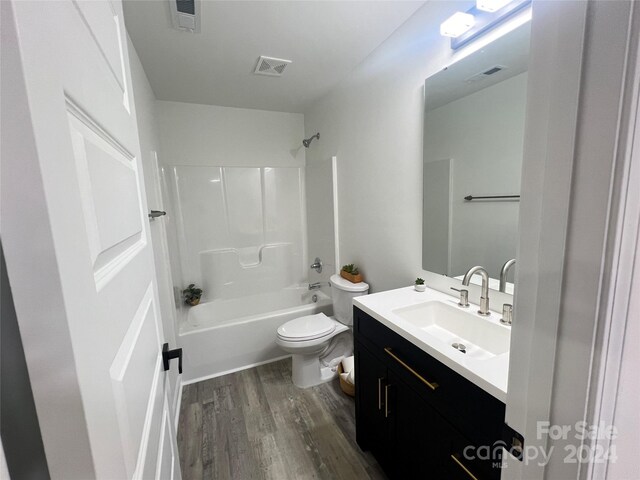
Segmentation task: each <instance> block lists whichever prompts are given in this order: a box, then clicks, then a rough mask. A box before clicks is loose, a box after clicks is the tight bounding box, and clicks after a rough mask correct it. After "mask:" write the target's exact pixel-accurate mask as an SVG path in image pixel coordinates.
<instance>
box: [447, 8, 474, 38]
mask: <svg viewBox="0 0 640 480" xmlns="http://www.w3.org/2000/svg"><path fill="white" fill-rule="evenodd" d="M475 23H476V20H475V18H474V16H473V15H471V14H470V13H464V12H456V13H454V14H453V15H451V16H450V17H449V18H447V19H446V20H445V21H444V22H442V23H441V24H440V35H442V36H443V37H451V38H457V37H459V36H460V35H462V34H463V33H465V32H466V31H468V30H469V29H470V28H471V27H473V26H474V25H475Z"/></svg>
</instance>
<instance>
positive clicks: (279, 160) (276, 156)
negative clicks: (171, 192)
mask: <svg viewBox="0 0 640 480" xmlns="http://www.w3.org/2000/svg"><path fill="white" fill-rule="evenodd" d="M156 116H157V117H156V118H157V122H158V133H159V134H160V141H161V148H162V159H161V162H162V163H163V164H164V165H207V166H220V167H232V166H233V167H263V166H268V167H303V166H304V163H305V152H304V150H305V149H304V147H303V146H302V139H303V136H304V117H303V115H302V114H299V113H283V112H267V111H264V110H250V109H246V108H230V107H218V106H214V105H198V104H194V103H180V102H165V101H158V102H157V103H156Z"/></svg>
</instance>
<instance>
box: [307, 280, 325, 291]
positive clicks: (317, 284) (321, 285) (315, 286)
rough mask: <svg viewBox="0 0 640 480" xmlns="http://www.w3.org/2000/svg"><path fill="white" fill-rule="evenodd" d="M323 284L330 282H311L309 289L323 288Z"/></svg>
mask: <svg viewBox="0 0 640 480" xmlns="http://www.w3.org/2000/svg"><path fill="white" fill-rule="evenodd" d="M323 285H329V282H316V283H310V284H309V290H317V289H319V288H322V287H323Z"/></svg>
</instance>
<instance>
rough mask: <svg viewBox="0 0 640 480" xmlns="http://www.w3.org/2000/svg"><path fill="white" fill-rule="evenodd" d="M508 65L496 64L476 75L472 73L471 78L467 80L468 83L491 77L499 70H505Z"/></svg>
mask: <svg viewBox="0 0 640 480" xmlns="http://www.w3.org/2000/svg"><path fill="white" fill-rule="evenodd" d="M506 68H507V67H505V66H504V65H494V66H493V67H491V68H487V69H486V70H484V71H482V72H480V73H476V74H475V75H471V76H470V77H469V78H467V79H466V80H465V82H466V83H475V82H477V81H479V80H484V79H485V78H487V77H490V76H491V75H495V74H496V73H498V72H501V71H502V70H505V69H506Z"/></svg>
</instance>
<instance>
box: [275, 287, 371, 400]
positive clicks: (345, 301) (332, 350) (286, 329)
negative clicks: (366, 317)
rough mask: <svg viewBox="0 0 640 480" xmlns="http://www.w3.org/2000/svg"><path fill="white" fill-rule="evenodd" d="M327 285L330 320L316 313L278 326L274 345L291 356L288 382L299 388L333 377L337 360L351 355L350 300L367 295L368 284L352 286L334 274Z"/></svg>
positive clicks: (326, 380)
mask: <svg viewBox="0 0 640 480" xmlns="http://www.w3.org/2000/svg"><path fill="white" fill-rule="evenodd" d="M330 284H331V299H332V301H333V312H334V315H333V316H332V317H328V316H326V315H325V314H324V313H317V314H315V315H307V316H305V317H299V318H295V319H293V320H290V321H288V322H286V323H285V324H283V325H281V326H280V327H278V331H277V338H276V343H277V344H278V346H279V347H280V348H282V349H283V350H284V351H285V352H287V353H291V354H292V357H293V358H292V372H291V379H292V381H293V384H294V385H296V386H297V387H300V388H308V387H313V386H314V385H319V384H320V383H324V382H328V381H329V380H331V379H333V378H335V377H336V376H337V371H336V368H335V367H336V365H335V364H336V363H337V361H336V359H340V358H342V357H344V356H349V355H351V354H352V353H353V336H352V335H351V326H352V325H353V298H354V297H359V296H360V295H366V294H367V293H368V292H369V285H367V284H366V283H364V282H361V283H351V282H349V281H348V280H345V279H344V278H342V277H341V276H339V275H333V276H332V277H331V279H330ZM332 361H333V362H332Z"/></svg>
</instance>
